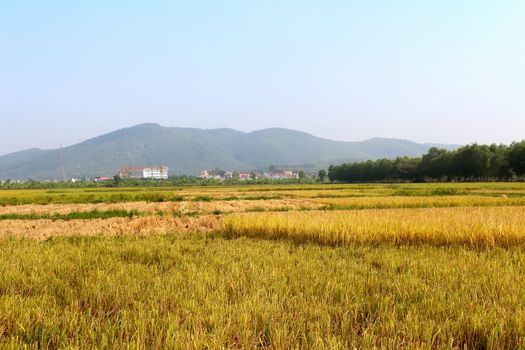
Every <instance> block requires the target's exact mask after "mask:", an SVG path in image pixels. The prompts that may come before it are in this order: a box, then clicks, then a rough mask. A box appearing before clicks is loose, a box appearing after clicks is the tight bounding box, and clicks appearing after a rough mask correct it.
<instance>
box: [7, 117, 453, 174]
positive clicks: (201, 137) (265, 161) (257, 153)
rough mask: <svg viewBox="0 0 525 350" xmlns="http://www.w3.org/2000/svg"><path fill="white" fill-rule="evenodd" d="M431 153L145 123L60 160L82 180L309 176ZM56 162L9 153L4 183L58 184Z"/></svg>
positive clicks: (52, 152)
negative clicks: (305, 170)
mask: <svg viewBox="0 0 525 350" xmlns="http://www.w3.org/2000/svg"><path fill="white" fill-rule="evenodd" d="M432 145H436V144H432ZM440 146H442V147H444V148H447V149H453V148H457V147H458V145H440ZM429 147H430V146H429V145H425V144H419V143H415V142H412V141H408V140H403V139H390V138H372V139H368V140H364V141H353V142H348V141H333V140H329V139H325V138H320V137H317V136H314V135H312V134H310V133H307V132H303V131H296V130H292V129H285V128H268V129H262V130H255V131H251V132H242V131H238V130H235V129H230V128H218V129H199V128H187V127H164V126H161V125H159V124H157V123H143V124H138V125H135V126H131V127H127V128H122V129H118V130H115V131H112V132H109V133H106V134H103V135H99V136H96V137H93V138H90V139H87V140H85V141H82V142H79V143H77V144H74V145H71V146H68V147H64V148H63V154H64V167H65V172H66V176H67V177H68V178H71V177H76V178H81V177H95V176H103V175H113V174H116V173H117V172H118V169H120V168H121V167H123V166H127V165H145V166H146V165H160V164H164V165H167V166H168V167H169V168H170V170H171V171H170V175H182V174H186V175H195V174H196V173H197V172H198V171H199V170H200V169H214V168H222V169H231V170H245V171H249V170H256V169H265V168H267V167H268V166H270V165H276V166H279V165H289V166H293V165H294V164H295V165H296V166H299V165H300V164H310V165H311V169H309V170H315V169H316V168H321V167H326V166H328V165H329V164H338V163H341V162H344V161H362V160H367V159H377V158H394V157H396V156H419V155H421V154H423V153H425V152H426V151H427V150H428V148H429ZM59 159H60V150H59V149H39V148H30V149H27V150H22V151H18V152H13V153H8V154H5V155H3V156H0V179H7V178H11V179H27V178H33V179H35V180H45V179H47V180H52V179H56V178H58V177H59V170H58V169H59Z"/></svg>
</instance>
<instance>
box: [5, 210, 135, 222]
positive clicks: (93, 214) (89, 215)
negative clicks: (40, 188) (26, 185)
mask: <svg viewBox="0 0 525 350" xmlns="http://www.w3.org/2000/svg"><path fill="white" fill-rule="evenodd" d="M140 215H143V214H141V213H140V212H139V211H136V210H132V211H128V210H108V211H98V210H92V211H87V212H71V213H67V214H57V213H55V214H37V213H31V214H0V220H53V221H55V220H63V221H68V220H90V219H109V218H117V217H119V218H132V217H134V216H140Z"/></svg>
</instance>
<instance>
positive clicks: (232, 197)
mask: <svg viewBox="0 0 525 350" xmlns="http://www.w3.org/2000/svg"><path fill="white" fill-rule="evenodd" d="M466 195H473V196H487V197H499V196H507V197H516V198H525V184H524V183H487V184H383V185H381V184H377V185H290V186H276V185H274V186H272V185H268V186H248V185H247V186H236V187H225V186H223V187H180V188H173V187H169V188H98V189H64V190H5V191H0V206H9V205H24V204H75V203H78V204H80V203H124V202H143V201H145V202H180V201H195V202H209V201H237V200H246V201H249V200H253V201H259V200H268V199H291V198H349V197H384V196H389V197H414V196H417V197H434V196H466Z"/></svg>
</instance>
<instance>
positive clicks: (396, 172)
mask: <svg viewBox="0 0 525 350" xmlns="http://www.w3.org/2000/svg"><path fill="white" fill-rule="evenodd" d="M328 177H329V179H330V181H332V182H390V181H410V182H420V181H443V182H446V181H522V180H524V177H525V140H524V141H521V142H515V143H512V144H511V145H503V144H501V145H496V144H492V145H479V144H471V145H467V146H463V147H461V148H459V149H457V150H454V151H448V150H445V149H439V148H435V147H433V148H431V149H430V150H429V151H428V152H427V153H426V154H424V155H423V156H422V157H417V158H410V157H398V158H396V159H378V160H375V161H372V160H369V161H366V162H355V163H345V164H342V165H331V166H330V167H329V169H328Z"/></svg>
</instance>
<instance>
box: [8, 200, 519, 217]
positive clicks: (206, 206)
mask: <svg viewBox="0 0 525 350" xmlns="http://www.w3.org/2000/svg"><path fill="white" fill-rule="evenodd" d="M497 206H525V197H523V198H522V197H518V198H508V197H507V198H505V197H487V196H471V195H469V196H435V197H350V198H299V199H269V200H264V201H252V200H235V201H212V202H194V201H183V202H176V203H172V202H162V203H156V202H128V203H97V204H92V203H85V204H48V205H16V206H3V207H0V220H3V219H9V218H11V219H16V218H17V216H19V218H21V219H24V218H26V219H35V218H36V219H38V218H39V216H46V215H47V216H48V218H49V219H53V216H55V218H56V219H60V218H65V219H67V215H70V214H76V215H77V216H78V217H79V218H81V217H80V216H81V214H85V218H86V219H89V218H100V217H102V216H103V213H105V212H110V213H111V212H113V213H117V214H118V213H120V214H119V215H113V216H128V214H133V213H135V215H143V216H144V215H174V216H184V215H190V216H192V215H209V214H215V215H217V214H233V213H242V212H260V211H306V210H360V209H397V208H399V209H402V208H446V207H497ZM92 213H94V215H91V214H92ZM73 216H74V215H73ZM108 217H112V215H108ZM42 218H44V217H42Z"/></svg>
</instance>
